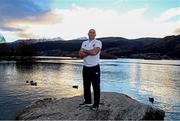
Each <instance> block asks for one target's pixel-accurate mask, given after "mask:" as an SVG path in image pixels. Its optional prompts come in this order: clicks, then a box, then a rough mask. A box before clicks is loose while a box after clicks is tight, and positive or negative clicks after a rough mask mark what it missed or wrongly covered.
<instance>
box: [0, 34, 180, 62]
mask: <svg viewBox="0 0 180 121" xmlns="http://www.w3.org/2000/svg"><path fill="white" fill-rule="evenodd" d="M97 39H99V40H101V41H102V43H103V48H102V54H101V57H102V58H117V57H126V58H144V59H180V35H177V36H167V37H164V38H139V39H126V38H122V37H105V38H97ZM83 41H84V40H81V39H75V40H62V39H59V40H58V39H56V40H53V39H48V40H46V41H39V39H31V40H18V41H15V42H12V43H4V44H0V48H1V49H0V55H4V56H6V55H15V56H27V55H38V56H65V57H66V56H70V57H78V51H79V49H80V47H81V43H82V42H83Z"/></svg>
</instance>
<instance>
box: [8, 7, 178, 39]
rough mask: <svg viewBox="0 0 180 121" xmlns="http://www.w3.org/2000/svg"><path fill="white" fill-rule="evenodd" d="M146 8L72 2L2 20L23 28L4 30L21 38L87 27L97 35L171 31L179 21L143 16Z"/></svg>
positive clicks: (70, 34)
mask: <svg viewBox="0 0 180 121" xmlns="http://www.w3.org/2000/svg"><path fill="white" fill-rule="evenodd" d="M147 10H148V9H147V8H137V9H133V10H129V11H127V12H125V13H123V14H119V13H118V12H117V11H115V10H113V9H106V10H105V9H99V8H84V7H81V6H77V5H75V4H73V5H72V7H71V8H70V9H53V10H50V11H48V12H45V13H44V14H41V15H39V16H27V17H25V18H22V19H18V18H15V19H9V20H8V21H6V22H7V23H6V24H7V25H9V26H10V27H14V28H20V29H22V30H23V31H18V32H17V31H15V32H11V33H8V34H9V35H12V36H13V37H16V38H23V39H24V38H33V37H35V38H53V37H58V36H60V37H62V38H64V39H74V38H78V37H82V36H85V35H86V34H87V32H88V30H89V29H90V28H95V29H96V30H97V37H105V36H122V37H126V38H139V37H164V36H167V35H172V34H174V32H175V31H174V30H175V29H176V28H177V25H179V24H178V23H179V21H154V19H153V18H152V19H146V18H145V15H146V14H147ZM172 10H174V9H172ZM167 11H168V10H167ZM167 11H166V12H167ZM161 16H162V15H160V16H159V17H158V18H161ZM166 20H167V19H166Z"/></svg>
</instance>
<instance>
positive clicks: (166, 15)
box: [155, 7, 180, 22]
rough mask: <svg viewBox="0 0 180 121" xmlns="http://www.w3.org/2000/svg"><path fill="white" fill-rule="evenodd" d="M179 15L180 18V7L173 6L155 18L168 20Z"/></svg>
mask: <svg viewBox="0 0 180 121" xmlns="http://www.w3.org/2000/svg"><path fill="white" fill-rule="evenodd" d="M176 16H179V18H180V7H176V8H171V9H168V10H166V11H165V12H163V13H162V14H161V15H160V16H159V17H158V18H155V20H156V21H160V22H162V21H167V20H170V19H171V18H173V17H176Z"/></svg>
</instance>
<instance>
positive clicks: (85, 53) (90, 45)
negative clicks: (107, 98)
mask: <svg viewBox="0 0 180 121" xmlns="http://www.w3.org/2000/svg"><path fill="white" fill-rule="evenodd" d="M88 36H89V39H88V40H87V41H84V42H83V43H82V46H81V49H80V51H79V56H80V58H82V59H83V61H84V66H83V86H84V100H85V101H84V103H82V104H80V106H91V108H92V109H93V110H97V109H98V107H99V101H100V66H99V59H100V52H101V48H102V43H101V41H99V40H96V39H95V37H96V31H95V30H94V29H90V30H89V32H88ZM91 83H92V86H93V92H94V104H93V105H92V104H91V103H92V102H91Z"/></svg>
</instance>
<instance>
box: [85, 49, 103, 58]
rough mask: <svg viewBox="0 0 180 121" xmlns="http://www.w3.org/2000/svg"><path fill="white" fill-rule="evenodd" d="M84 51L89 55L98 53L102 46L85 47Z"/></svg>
mask: <svg viewBox="0 0 180 121" xmlns="http://www.w3.org/2000/svg"><path fill="white" fill-rule="evenodd" d="M83 51H84V52H85V53H86V54H88V55H92V56H94V55H97V54H98V53H99V52H100V51H101V48H100V47H94V48H93V49H91V50H85V49H83Z"/></svg>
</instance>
